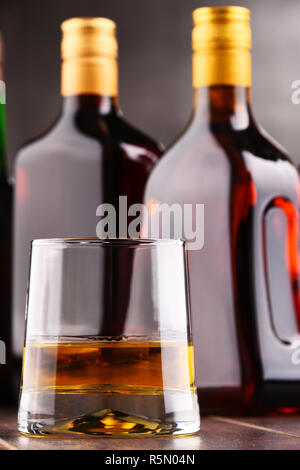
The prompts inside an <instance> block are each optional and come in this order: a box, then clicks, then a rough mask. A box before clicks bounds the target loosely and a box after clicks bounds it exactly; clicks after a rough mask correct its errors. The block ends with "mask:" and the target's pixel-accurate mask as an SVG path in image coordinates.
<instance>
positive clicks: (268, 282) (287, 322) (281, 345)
mask: <svg viewBox="0 0 300 470" xmlns="http://www.w3.org/2000/svg"><path fill="white" fill-rule="evenodd" d="M249 17H250V12H249V10H248V9H246V8H243V7H213V8H200V9H197V10H195V11H194V30H193V37H192V39H193V52H194V54H193V86H194V108H193V113H192V118H191V120H190V123H189V125H188V127H187V129H186V131H185V132H184V134H183V135H182V136H181V137H180V138H179V140H177V142H175V143H174V145H173V146H172V147H171V148H170V149H169V150H168V151H167V153H166V154H165V156H164V157H163V158H162V159H161V161H160V162H159V163H158V165H157V166H156V167H155V169H154V171H153V172H152V174H151V176H150V178H149V182H148V184H147V188H146V201H147V202H148V203H149V204H151V203H152V202H153V201H155V202H156V204H159V203H169V204H174V203H180V204H182V205H183V204H193V206H192V207H193V210H194V212H192V213H193V214H195V204H204V245H203V248H202V249H199V247H198V248H197V249H196V248H195V246H197V245H195V243H191V239H190V238H188V237H187V236H186V235H185V234H184V235H185V238H186V240H187V242H188V249H189V269H190V283H191V310H192V328H193V340H194V346H195V367H196V382H197V387H198V392H199V400H200V406H201V407H202V410H203V409H206V410H215V411H222V412H225V413H229V412H234V411H241V410H261V411H263V410H267V409H272V410H274V409H282V410H285V409H289V410H291V409H298V408H299V407H300V365H297V364H300V347H299V344H300V341H299V339H300V333H299V332H300V302H299V299H300V296H299V282H298V281H299V276H298V275H299V260H298V254H297V244H298V224H299V218H298V196H299V177H298V174H297V171H296V168H295V166H294V164H293V163H292V162H291V160H290V159H289V157H288V156H287V155H286V153H285V151H284V150H282V149H281V148H280V147H279V146H278V145H277V144H276V143H275V142H273V141H272V140H271V139H270V138H269V137H267V136H266V134H265V133H264V132H262V131H261V129H260V128H259V127H258V126H257V124H256V123H255V120H254V118H253V115H252V112H251V107H250V86H251V57H250V47H251V30H250V24H249V19H250V18H249ZM196 221H197V220H196ZM202 228H203V227H202V226H200V227H196V230H198V234H199V233H200V231H201V230H202ZM196 233H197V232H196Z"/></svg>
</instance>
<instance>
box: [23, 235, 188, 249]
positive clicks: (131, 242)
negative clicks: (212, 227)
mask: <svg viewBox="0 0 300 470" xmlns="http://www.w3.org/2000/svg"><path fill="white" fill-rule="evenodd" d="M69 245H71V246H93V245H94V246H122V245H123V246H143V245H145V246H161V245H170V246H173V245H177V246H184V245H185V242H184V240H181V239H180V238H176V239H175V238H122V237H121V238H109V237H108V238H98V237H66V238H64V237H62V238H38V239H35V240H32V241H31V246H32V247H34V246H69Z"/></svg>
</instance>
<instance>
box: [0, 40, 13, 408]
mask: <svg viewBox="0 0 300 470" xmlns="http://www.w3.org/2000/svg"><path fill="white" fill-rule="evenodd" d="M7 178H8V171H7V163H6V126H5V83H4V81H3V79H2V40H1V37H0V299H1V311H0V406H1V405H3V404H7V403H9V402H10V401H11V372H12V368H11V355H10V348H11V328H10V326H11V321H10V320H11V264H12V259H11V251H12V250H11V248H12V247H11V242H12V240H11V236H12V234H11V223H12V220H11V219H12V188H11V186H10V185H9V183H8V180H7Z"/></svg>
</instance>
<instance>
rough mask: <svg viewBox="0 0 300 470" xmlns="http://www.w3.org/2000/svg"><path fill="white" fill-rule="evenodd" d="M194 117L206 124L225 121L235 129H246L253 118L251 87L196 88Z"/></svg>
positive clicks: (218, 86) (215, 86)
mask: <svg viewBox="0 0 300 470" xmlns="http://www.w3.org/2000/svg"><path fill="white" fill-rule="evenodd" d="M193 117H194V120H196V121H197V122H200V123H201V124H204V125H205V124H207V125H211V124H216V123H224V124H228V125H230V126H231V127H232V128H233V129H235V130H242V129H246V128H247V127H248V126H249V123H250V121H251V120H252V116H251V109H250V88H249V87H241V86H233V85H213V86H204V87H200V88H197V89H195V90H194V112H193Z"/></svg>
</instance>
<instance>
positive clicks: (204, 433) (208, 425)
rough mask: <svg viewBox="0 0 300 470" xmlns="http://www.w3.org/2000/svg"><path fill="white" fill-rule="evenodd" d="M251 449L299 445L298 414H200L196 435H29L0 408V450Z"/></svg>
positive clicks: (9, 414) (285, 447) (12, 415)
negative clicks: (200, 419) (178, 436)
mask: <svg viewBox="0 0 300 470" xmlns="http://www.w3.org/2000/svg"><path fill="white" fill-rule="evenodd" d="M60 449H66V450H69V449H74V450H144V449H145V450H246V449H249V450H254V449H258V450H259V449H270V450H273V449H274V450H275V449H276V450H280V449H282V450H284V449H292V450H296V449H300V416H299V415H298V416H295V415H293V416H291V415H290V416H277V417H257V418H255V417H251V418H248V417H247V418H244V417H243V418H225V417H221V416H208V417H204V418H202V421H201V431H200V433H199V435H195V436H190V437H181V438H166V437H164V438H139V439H134V438H129V439H126V438H123V439H114V438H91V439H90V438H88V439H55V438H50V439H49V438H42V439H38V438H28V437H24V436H22V435H20V434H19V433H18V431H17V429H16V411H15V410H13V409H12V410H7V409H6V410H4V409H2V410H0V450H60Z"/></svg>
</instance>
